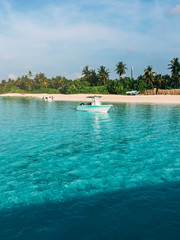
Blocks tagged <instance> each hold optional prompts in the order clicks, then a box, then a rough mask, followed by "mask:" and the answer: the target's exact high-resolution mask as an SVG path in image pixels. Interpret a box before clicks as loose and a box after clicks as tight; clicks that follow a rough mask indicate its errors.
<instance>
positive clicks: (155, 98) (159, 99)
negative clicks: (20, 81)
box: [0, 93, 180, 104]
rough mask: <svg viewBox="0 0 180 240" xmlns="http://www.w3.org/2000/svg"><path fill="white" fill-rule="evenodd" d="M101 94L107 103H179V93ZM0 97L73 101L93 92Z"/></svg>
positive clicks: (12, 94) (14, 94)
mask: <svg viewBox="0 0 180 240" xmlns="http://www.w3.org/2000/svg"><path fill="white" fill-rule="evenodd" d="M100 95H101V96H102V99H101V102H107V103H158V104H180V95H142V94H140V95H135V96H127V95H110V94H100ZM0 96H1V97H3V96H4V97H5V96H6V97H33V98H38V99H42V97H45V96H53V97H54V101H73V102H74V101H75V102H88V101H89V100H88V99H87V96H93V94H69V95H67V94H30V93H28V94H19V93H6V94H0Z"/></svg>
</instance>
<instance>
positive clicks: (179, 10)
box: [169, 5, 180, 15]
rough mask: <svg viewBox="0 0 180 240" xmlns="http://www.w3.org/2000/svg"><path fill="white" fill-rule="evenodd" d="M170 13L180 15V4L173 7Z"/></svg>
mask: <svg viewBox="0 0 180 240" xmlns="http://www.w3.org/2000/svg"><path fill="white" fill-rule="evenodd" d="M169 13H170V14H172V15H180V5H176V7H174V8H172V9H171V10H170V11H169Z"/></svg>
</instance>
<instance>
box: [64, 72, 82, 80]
mask: <svg viewBox="0 0 180 240" xmlns="http://www.w3.org/2000/svg"><path fill="white" fill-rule="evenodd" d="M65 77H66V78H67V79H72V80H74V79H77V78H81V77H82V74H81V73H76V72H75V73H72V74H68V73H66V74H65Z"/></svg>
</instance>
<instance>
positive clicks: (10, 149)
mask: <svg viewBox="0 0 180 240" xmlns="http://www.w3.org/2000/svg"><path fill="white" fill-rule="evenodd" d="M130 97H131V96H130ZM77 104H78V103H73V102H51V103H50V102H43V101H41V100H36V99H23V98H8V97H1V98H0V239H1V240H6V239H7V240H9V239H12V240H19V239H22V240H32V239H35V240H36V239H37V240H41V239H43V240H46V239H48V240H56V239H60V240H61V239H62V240H81V239H82V240H96V239H98V240H106V239H107V240H111V239H112V240H114V239H117V240H121V239H122V240H134V239H137V240H142V239H143V240H152V239H153V240H157V239H162V240H166V239H168V240H176V239H177V240H179V239H180V105H155V104H154V105H153V104H152V105H150V104H114V106H113V109H112V110H111V111H110V112H109V114H104V113H102V114H101V113H88V112H80V111H79V112H78V111H76V109H75V108H76V106H77Z"/></svg>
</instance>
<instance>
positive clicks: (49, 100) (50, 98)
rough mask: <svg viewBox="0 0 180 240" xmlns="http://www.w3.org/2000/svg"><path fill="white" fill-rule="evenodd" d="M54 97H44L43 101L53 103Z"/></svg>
mask: <svg viewBox="0 0 180 240" xmlns="http://www.w3.org/2000/svg"><path fill="white" fill-rule="evenodd" d="M53 99H54V98H53V96H45V97H42V100H44V101H48V102H51V101H53Z"/></svg>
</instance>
